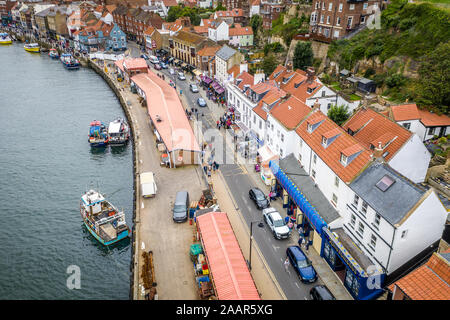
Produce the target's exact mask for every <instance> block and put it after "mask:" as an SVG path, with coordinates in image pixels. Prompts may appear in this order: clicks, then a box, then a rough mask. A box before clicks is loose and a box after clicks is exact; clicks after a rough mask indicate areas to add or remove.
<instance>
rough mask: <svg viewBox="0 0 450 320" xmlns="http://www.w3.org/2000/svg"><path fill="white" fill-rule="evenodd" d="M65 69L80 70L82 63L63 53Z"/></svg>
mask: <svg viewBox="0 0 450 320" xmlns="http://www.w3.org/2000/svg"><path fill="white" fill-rule="evenodd" d="M60 60H61V62H62V64H63V65H64V67H66V68H67V69H69V70H75V69H79V68H80V62H79V61H78V60H77V59H75V58H74V57H73V56H72V55H71V54H70V53H63V54H62V55H61V58H60Z"/></svg>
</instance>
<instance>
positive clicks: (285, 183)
mask: <svg viewBox="0 0 450 320" xmlns="http://www.w3.org/2000/svg"><path fill="white" fill-rule="evenodd" d="M269 168H270V170H272V172H273V174H274V176H275V177H276V178H277V180H278V182H279V183H280V184H281V186H282V187H283V188H284V189H285V190H286V191H287V193H288V194H289V196H290V197H291V198H292V200H294V202H295V203H296V204H297V206H298V207H299V208H300V210H301V211H302V212H303V213H304V214H305V215H306V217H307V218H308V220H309V221H310V222H311V224H312V226H313V227H314V229H315V230H316V232H317V233H318V234H320V235H321V236H322V232H323V231H322V228H323V227H326V226H327V224H326V222H325V221H324V220H323V219H322V217H321V216H320V215H319V213H318V212H317V210H316V208H314V207H313V206H312V205H311V203H309V201H308V199H306V197H305V196H304V195H303V193H302V192H301V191H300V189H299V188H298V186H297V185H295V184H294V183H293V182H292V181H291V179H290V178H289V177H288V176H287V175H286V174H285V173H284V172H283V170H282V169H281V168H280V166H279V165H278V164H277V163H276V162H275V161H273V160H271V161H270V162H269Z"/></svg>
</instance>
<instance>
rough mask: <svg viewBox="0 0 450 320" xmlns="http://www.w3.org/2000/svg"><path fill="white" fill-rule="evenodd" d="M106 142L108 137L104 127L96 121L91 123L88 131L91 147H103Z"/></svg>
mask: <svg viewBox="0 0 450 320" xmlns="http://www.w3.org/2000/svg"><path fill="white" fill-rule="evenodd" d="M108 142H109V137H108V132H107V131H106V127H105V125H104V124H103V123H102V122H100V121H97V120H94V121H92V122H91V127H90V130H89V143H90V144H91V147H104V146H106V145H107V144H108Z"/></svg>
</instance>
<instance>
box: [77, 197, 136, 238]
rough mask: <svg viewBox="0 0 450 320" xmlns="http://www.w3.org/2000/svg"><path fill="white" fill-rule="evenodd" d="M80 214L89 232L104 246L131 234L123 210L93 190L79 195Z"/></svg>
mask: <svg viewBox="0 0 450 320" xmlns="http://www.w3.org/2000/svg"><path fill="white" fill-rule="evenodd" d="M80 214H81V217H82V218H83V222H84V225H85V226H86V228H87V229H88V230H89V232H90V233H91V234H92V235H93V236H94V237H95V239H97V240H98V241H99V242H100V243H101V244H103V245H105V246H108V245H111V244H113V243H116V242H118V241H120V240H122V239H125V238H127V237H129V235H130V234H131V232H130V228H129V227H128V226H127V223H126V221H125V214H124V213H123V211H119V210H117V209H116V207H114V206H113V205H112V204H111V203H110V202H109V201H107V200H106V199H105V198H104V196H103V195H102V194H100V193H99V192H97V191H95V190H89V191H88V192H86V193H85V194H84V195H83V196H81V200H80Z"/></svg>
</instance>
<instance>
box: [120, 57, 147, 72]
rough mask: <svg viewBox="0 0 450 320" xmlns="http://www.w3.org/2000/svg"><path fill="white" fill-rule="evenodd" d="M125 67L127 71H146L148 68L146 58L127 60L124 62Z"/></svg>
mask: <svg viewBox="0 0 450 320" xmlns="http://www.w3.org/2000/svg"><path fill="white" fill-rule="evenodd" d="M123 66H124V67H125V68H126V69H127V70H134V69H146V68H148V66H147V62H146V61H145V59H144V58H133V59H125V60H124V61H123Z"/></svg>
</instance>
